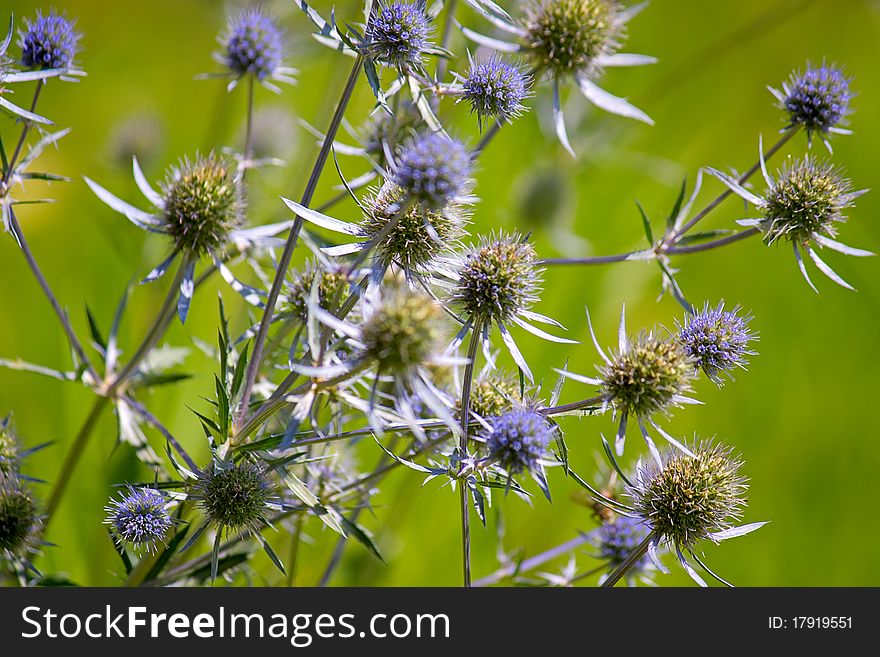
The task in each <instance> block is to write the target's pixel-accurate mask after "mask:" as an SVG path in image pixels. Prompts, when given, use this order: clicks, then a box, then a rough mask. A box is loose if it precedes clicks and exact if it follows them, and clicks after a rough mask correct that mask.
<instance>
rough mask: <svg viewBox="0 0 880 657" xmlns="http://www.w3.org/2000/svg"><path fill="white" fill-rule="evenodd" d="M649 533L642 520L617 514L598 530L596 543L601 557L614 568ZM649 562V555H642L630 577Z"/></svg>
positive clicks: (624, 559)
mask: <svg viewBox="0 0 880 657" xmlns="http://www.w3.org/2000/svg"><path fill="white" fill-rule="evenodd" d="M648 533H649V530H648V528H647V527H646V526H645V523H644V522H643V521H642V520H640V519H638V518H630V517H628V516H615V517H614V518H613V519H612V520H610V521H608V522H605V523H603V524H602V526H600V527H599V528H598V529H597V530H596V539H595V545H596V547H597V548H598V550H599V557H600V558H601V559H603V560H604V561H605V562H607V564H608V566H609V567H610V568H611V569H614V568H616V567H617V566H619V565H620V564H622V563H623V562H624V561H626V559H627V557H629V556H630V555H631V554H632V553H633V551H634V550H635V549H636V548H637V547H638V546H639V544H640V543H641V542H642V541H644V540H645V538H646V537H647V536H648ZM648 563H650V561H649V559H648V557H642V559H640V560H639V561H638V562H637V563H636V564H635V566H633V569H632V570H630V577H631V576H632V575H634V574H637V572H638V571H639V570H643V569H644V568H645V567H646V566H647V565H648Z"/></svg>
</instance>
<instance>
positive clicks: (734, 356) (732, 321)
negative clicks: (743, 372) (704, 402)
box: [676, 301, 755, 386]
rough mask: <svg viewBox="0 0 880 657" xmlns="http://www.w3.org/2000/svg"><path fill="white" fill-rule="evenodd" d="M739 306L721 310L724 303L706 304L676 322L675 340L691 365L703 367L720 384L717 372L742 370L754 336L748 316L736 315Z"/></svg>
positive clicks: (707, 374) (721, 383) (698, 367)
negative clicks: (712, 306)
mask: <svg viewBox="0 0 880 657" xmlns="http://www.w3.org/2000/svg"><path fill="white" fill-rule="evenodd" d="M738 311H739V306H735V307H734V309H733V310H724V302H723V301H722V302H721V303H719V304H718V307H717V308H710V307H709V304H708V303H707V304H706V305H705V306H704V308H703V310H702V311H700V312H699V313H697V314H696V315H688V317H687V318H686V319H685V321H684V322H683V323H678V322H677V321H676V326H677V327H678V342H679V344H681V345H682V346H683V347H684V350H685V351H686V352H687V353H688V355H690V357H691V359H692V360H693V363H694V367H695V368H697V369H702V370H703V372H704V373H705V374H706V376H708V377H709V379H711V380H712V381H713V382H715V383H716V384H717V385H719V386H720V385H723V380H722V378H721V376H720V374H722V373H724V374H727V375H728V376H730V377H731V378H732V375H731V371H732V370H733V369H734V368H736V367H739V368H742V369H745V366H746V365H747V364H748V361H747V360H746V356H748V355H751V354H754V353H755V352H753V351H750V350H749V342H751V341H752V340H754V339H755V335H754V333H752V331H751V330H750V329H749V321H751V319H752V318H751V316H749V315H746V316H742V315H740V314H738Z"/></svg>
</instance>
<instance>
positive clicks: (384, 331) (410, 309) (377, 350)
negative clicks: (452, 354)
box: [363, 285, 444, 374]
mask: <svg viewBox="0 0 880 657" xmlns="http://www.w3.org/2000/svg"><path fill="white" fill-rule="evenodd" d="M443 336H444V330H443V310H442V309H441V308H440V305H439V304H437V303H436V302H435V301H434V300H433V299H432V298H431V297H429V296H428V295H426V294H422V293H419V292H414V291H412V290H410V289H409V288H407V287H405V286H403V285H399V286H394V287H392V289H391V291H390V293H387V294H386V296H385V297H384V298H383V299H382V303H381V304H380V305H379V306H378V307H377V308H375V309H374V311H373V314H372V315H371V316H370V317H369V318H368V319H367V321H366V322H365V323H364V326H363V343H364V355H365V356H366V357H367V358H368V359H370V360H372V361H375V362H376V363H378V366H379V371H380V372H382V373H393V374H402V373H405V372H406V371H407V370H409V369H410V368H412V367H414V366H418V365H422V364H424V363H426V361H428V360H429V359H430V358H431V357H433V356H434V355H435V354H436V353H437V351H438V350H439V347H440V343H441V341H442V340H443Z"/></svg>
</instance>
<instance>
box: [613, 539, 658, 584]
mask: <svg viewBox="0 0 880 657" xmlns="http://www.w3.org/2000/svg"><path fill="white" fill-rule="evenodd" d="M654 538H655V537H654V532H651V533H650V534H648V535H647V536H646V537H645V540H644V541H642V542H641V543H639V545H638V547H636V549H635V550H633V551H632V552H631V553H630V555H629V556H628V557H627V558H626V560H625V561H624V562H623V563H622V564H620V565H619V566H618V567H617V568H616V569H615V571H614V572H613V573H611V574H610V575H609V576H608V579H606V580H605V581H604V582H602V588H603V589H610V588H611V587H612V586H614V585H615V584H617V582H619V581H620V578H621V577H623V576H624V575H626V573H627V572H628V571H629V569H630V568H632V567H633V566H635V565H636V564H637V563H638V562H639V561H640V560H641V559H642V558H643V557H644V556H645V554H647V552H648V547H649V546H650V545H651V541H653V540H654Z"/></svg>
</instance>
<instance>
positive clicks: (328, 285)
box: [285, 262, 348, 324]
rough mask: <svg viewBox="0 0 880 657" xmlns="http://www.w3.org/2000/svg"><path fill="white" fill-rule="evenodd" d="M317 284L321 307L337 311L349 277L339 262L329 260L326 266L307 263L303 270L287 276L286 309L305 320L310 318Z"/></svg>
mask: <svg viewBox="0 0 880 657" xmlns="http://www.w3.org/2000/svg"><path fill="white" fill-rule="evenodd" d="M315 279H317V283H316V282H315ZM314 285H317V287H318V307H319V308H322V309H323V310H326V311H328V312H335V311H336V310H337V309H338V307H339V304H341V303H342V301H343V300H344V299H345V294H346V292H347V291H348V278H347V276H346V275H345V270H344V268H343V267H342V266H340V265H335V264H332V263H328V265H326V266H325V265H318V264H316V263H314V262H309V263H307V264H306V266H305V267H304V268H303V269H302V271H298V272H294V273H293V274H291V275H290V276H289V277H288V281H287V287H286V293H285V300H286V305H287V309H288V310H289V311H290V312H291V314H292V315H293V316H294V317H295V318H296V319H297V320H299V321H300V322H301V323H303V324H305V323H306V321H307V320H308V316H309V298H310V297H311V294H312V286H314Z"/></svg>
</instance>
